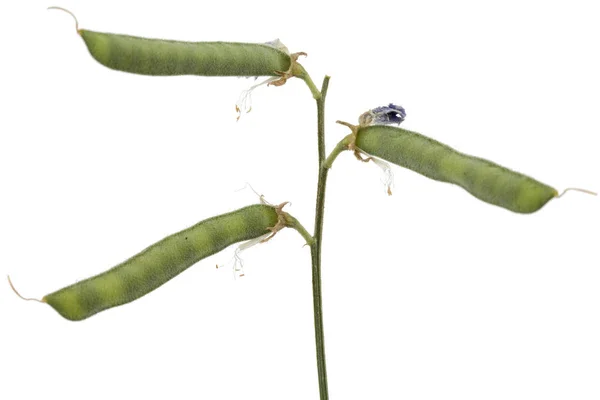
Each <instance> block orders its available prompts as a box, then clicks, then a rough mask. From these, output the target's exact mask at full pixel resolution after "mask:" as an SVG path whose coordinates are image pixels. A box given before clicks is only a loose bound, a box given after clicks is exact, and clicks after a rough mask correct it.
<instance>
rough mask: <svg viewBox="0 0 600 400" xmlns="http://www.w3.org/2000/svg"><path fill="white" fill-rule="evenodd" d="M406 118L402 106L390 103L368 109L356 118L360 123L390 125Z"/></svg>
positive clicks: (364, 124) (365, 124)
mask: <svg viewBox="0 0 600 400" xmlns="http://www.w3.org/2000/svg"><path fill="white" fill-rule="evenodd" d="M404 118H406V111H405V110H404V107H402V106H397V105H395V104H393V103H390V104H389V105H387V106H381V107H377V108H374V109H372V110H369V111H367V112H365V113H364V114H362V115H361V116H360V118H359V119H358V121H359V123H360V125H362V126H368V125H390V124H398V125H400V123H401V122H402V121H404Z"/></svg>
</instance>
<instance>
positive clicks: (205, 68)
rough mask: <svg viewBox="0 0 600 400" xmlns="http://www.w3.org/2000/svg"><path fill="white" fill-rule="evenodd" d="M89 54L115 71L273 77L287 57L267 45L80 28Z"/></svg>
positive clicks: (284, 67)
mask: <svg viewBox="0 0 600 400" xmlns="http://www.w3.org/2000/svg"><path fill="white" fill-rule="evenodd" d="M78 32H79V34H80V35H81V37H82V38H83V40H84V42H85V44H86V46H87V48H88V50H89V51H90V53H91V55H92V57H94V58H95V59H96V61H98V62H99V63H100V64H102V65H104V66H106V67H108V68H112V69H115V70H119V71H125V72H131V73H134V74H141V75H160V76H165V75H201V76H275V75H277V73H276V71H282V72H284V71H287V70H288V69H289V68H290V65H291V62H292V61H291V57H290V55H288V54H287V53H286V52H284V51H282V50H279V49H278V48H276V47H274V46H271V45H269V44H259V43H229V42H180V41H173V40H161V39H147V38H142V37H136V36H127V35H117V34H111V33H101V32H94V31H88V30H84V29H80V30H79V31H78Z"/></svg>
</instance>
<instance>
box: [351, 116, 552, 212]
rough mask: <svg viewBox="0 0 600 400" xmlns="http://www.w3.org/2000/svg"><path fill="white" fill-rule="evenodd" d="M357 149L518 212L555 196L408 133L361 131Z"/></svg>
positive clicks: (509, 172) (528, 181)
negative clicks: (451, 184)
mask: <svg viewBox="0 0 600 400" xmlns="http://www.w3.org/2000/svg"><path fill="white" fill-rule="evenodd" d="M355 138H356V141H355V145H356V148H358V149H360V150H362V151H364V152H366V153H368V154H370V155H373V156H375V157H378V158H381V159H383V160H386V161H389V162H391V163H394V164H396V165H399V166H401V167H405V168H408V169H411V170H413V171H415V172H418V173H419V174H422V175H425V176H426V177H428V178H431V179H435V180H437V181H442V182H448V183H453V184H455V185H458V186H461V187H462V188H464V189H465V190H466V191H468V192H469V193H471V194H472V195H473V196H475V197H477V198H478V199H480V200H483V201H485V202H487V203H490V204H494V205H497V206H500V207H503V208H506V209H508V210H511V211H514V212H518V213H532V212H535V211H537V210H539V209H540V208H542V207H543V206H544V205H545V204H546V203H547V202H548V201H550V199H552V198H554V197H557V196H558V192H557V191H556V189H554V188H553V187H550V186H548V185H546V184H543V183H541V182H539V181H537V180H535V179H533V178H530V177H529V176H526V175H523V174H521V173H519V172H515V171H512V170H510V169H508V168H505V167H502V166H500V165H498V164H495V163H493V162H491V161H488V160H484V159H483V158H478V157H473V156H470V155H467V154H464V153H460V152H458V151H456V150H454V149H453V148H451V147H449V146H447V145H445V144H443V143H440V142H438V141H437V140H434V139H431V138H428V137H426V136H423V135H421V134H419V133H416V132H412V131H409V130H406V129H402V128H398V127H394V126H388V125H371V126H360V127H357V130H356V136H355Z"/></svg>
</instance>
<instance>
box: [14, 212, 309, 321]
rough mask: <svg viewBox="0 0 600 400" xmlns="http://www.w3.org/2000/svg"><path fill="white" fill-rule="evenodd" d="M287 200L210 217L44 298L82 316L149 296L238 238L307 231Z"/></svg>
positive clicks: (259, 238) (78, 317)
mask: <svg viewBox="0 0 600 400" xmlns="http://www.w3.org/2000/svg"><path fill="white" fill-rule="evenodd" d="M284 205H285V203H284V204H282V205H280V206H277V207H275V206H271V205H267V204H257V205H252V206H248V207H245V208H241V209H239V210H236V211H233V212H230V213H227V214H222V215H218V216H216V217H212V218H209V219H206V220H204V221H201V222H199V223H197V224H196V225H194V226H192V227H190V228H187V229H185V230H183V231H181V232H177V233H175V234H173V235H170V236H167V237H166V238H164V239H162V240H160V241H159V242H157V243H155V244H153V245H151V246H150V247H148V248H146V249H145V250H143V251H141V252H140V253H138V254H136V255H134V256H133V257H131V258H129V259H128V260H126V261H124V262H122V263H121V264H118V265H117V266H115V267H113V268H111V269H109V270H108V271H106V272H103V273H101V274H99V275H96V276H93V277H91V278H88V279H85V280H83V281H80V282H77V283H75V284H73V285H70V286H67V287H65V288H63V289H60V290H58V291H56V292H53V293H50V294H48V295H46V296H44V297H43V298H42V300H39V301H41V302H43V303H47V304H48V305H50V306H51V307H52V308H54V309H55V310H56V311H57V312H58V313H59V314H60V315H62V316H63V317H64V318H66V319H68V320H71V321H79V320H83V319H86V318H88V317H91V316H92V315H94V314H96V313H99V312H100V311H103V310H106V309H108V308H111V307H116V306H119V305H122V304H126V303H129V302H131V301H134V300H136V299H138V298H140V297H142V296H144V295H145V294H147V293H149V292H151V291H153V290H154V289H156V288H158V287H159V286H161V285H162V284H164V283H166V282H167V281H169V280H170V279H172V278H174V277H175V276H177V275H178V274H180V273H181V272H183V271H184V270H186V269H187V268H189V267H190V266H192V265H193V264H195V263H197V262H198V261H200V260H202V259H203V258H206V257H208V256H210V255H212V254H215V253H217V252H219V251H221V250H223V249H225V248H226V247H227V246H229V245H232V244H234V243H237V242H241V241H246V240H252V239H254V240H257V241H266V240H268V239H270V237H271V236H272V235H273V234H274V233H275V232H277V231H278V230H279V229H281V228H283V227H285V226H290V227H293V228H294V229H297V230H298V231H299V232H300V233H301V234H302V235H303V236H305V235H307V234H306V231H304V228H302V226H301V225H300V224H299V223H298V221H297V220H296V219H294V218H293V217H291V216H290V215H289V214H287V213H285V212H283V211H281V209H282V207H283V206H284ZM305 237H306V236H305ZM307 240H310V238H308V239H307ZM11 286H12V283H11ZM13 289H14V287H13ZM15 292H16V290H15ZM17 294H18V292H17ZM19 296H20V295H19ZM21 297H22V296H21ZM26 300H35V299H26Z"/></svg>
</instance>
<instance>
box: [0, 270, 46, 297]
mask: <svg viewBox="0 0 600 400" xmlns="http://www.w3.org/2000/svg"><path fill="white" fill-rule="evenodd" d="M6 279H8V284H9V285H10V288H11V289H12V291H13V292H15V294H16V295H17V296H19V297H20V298H21V299H22V300H25V301H37V302H38V303H46V300H44V299H41V300H39V299H35V298H32V297H23V296H21V293H19V292H18V290H17V289H16V288H15V285H13V283H12V280H11V279H10V276H9V275H6Z"/></svg>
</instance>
